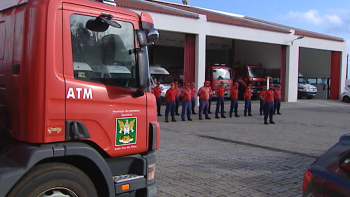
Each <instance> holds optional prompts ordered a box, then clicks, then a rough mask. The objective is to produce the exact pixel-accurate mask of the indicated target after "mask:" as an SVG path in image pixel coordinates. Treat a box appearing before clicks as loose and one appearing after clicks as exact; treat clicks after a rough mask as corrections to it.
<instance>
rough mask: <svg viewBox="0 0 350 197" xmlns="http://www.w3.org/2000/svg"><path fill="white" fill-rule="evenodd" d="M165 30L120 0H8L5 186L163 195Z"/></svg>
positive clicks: (2, 36)
mask: <svg viewBox="0 0 350 197" xmlns="http://www.w3.org/2000/svg"><path fill="white" fill-rule="evenodd" d="M158 36H159V34H158V32H157V31H156V30H155V29H154V24H153V20H152V18H151V16H150V15H149V14H147V13H144V12H142V13H140V14H138V13H135V12H133V11H130V10H126V9H122V8H119V7H117V6H116V5H115V2H114V1H111V0H110V1H105V0H103V1H102V0H95V1H94V0H1V1H0V196H7V197H17V196H28V197H32V196H35V197H45V196H69V197H77V196H79V197H97V196H101V197H108V196H109V197H115V196H156V193H157V183H156V181H155V179H154V175H155V165H156V157H155V154H154V152H155V151H156V150H157V149H158V147H159V136H160V127H159V123H158V122H157V116H156V101H155V97H154V96H153V95H152V94H150V93H148V92H147V91H146V88H147V87H148V86H149V60H148V55H147V46H148V45H149V44H150V43H151V42H152V41H154V40H155V39H156V38H157V37H158ZM116 63H123V66H124V68H123V69H124V70H125V69H127V70H128V74H130V73H131V74H130V75H129V78H128V79H127V80H128V83H120V81H123V80H125V78H123V77H122V76H117V77H113V78H110V77H109V75H108V76H107V75H96V74H95V73H94V72H93V70H92V68H93V67H94V66H96V65H115V64H116ZM125 71H126V70H125Z"/></svg>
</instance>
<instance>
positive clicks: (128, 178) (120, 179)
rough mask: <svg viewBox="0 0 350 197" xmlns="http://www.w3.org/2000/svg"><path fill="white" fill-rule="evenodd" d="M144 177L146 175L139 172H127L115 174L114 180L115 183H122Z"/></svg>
mask: <svg viewBox="0 0 350 197" xmlns="http://www.w3.org/2000/svg"><path fill="white" fill-rule="evenodd" d="M142 178H144V176H140V175H137V174H125V175H120V176H114V177H113V180H114V183H121V182H125V181H131V180H136V179H142Z"/></svg>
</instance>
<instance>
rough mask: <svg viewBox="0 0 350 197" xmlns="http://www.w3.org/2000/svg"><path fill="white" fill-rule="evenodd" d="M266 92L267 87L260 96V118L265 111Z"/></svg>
mask: <svg viewBox="0 0 350 197" xmlns="http://www.w3.org/2000/svg"><path fill="white" fill-rule="evenodd" d="M265 92H266V86H264V87H263V89H262V90H261V91H260V94H259V98H260V109H259V112H260V116H262V115H263V111H264V104H265V100H264V96H265Z"/></svg>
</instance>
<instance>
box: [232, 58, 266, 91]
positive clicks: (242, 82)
mask: <svg viewBox="0 0 350 197" xmlns="http://www.w3.org/2000/svg"><path fill="white" fill-rule="evenodd" d="M233 70H234V76H235V79H236V81H237V82H238V84H239V95H240V97H241V98H243V94H244V91H245V89H246V88H247V87H248V84H251V85H252V94H253V95H258V94H259V93H260V91H261V90H262V88H263V86H266V71H265V68H263V67H262V66H261V65H243V66H241V65H236V66H234V67H233Z"/></svg>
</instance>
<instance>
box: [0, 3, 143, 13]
mask: <svg viewBox="0 0 350 197" xmlns="http://www.w3.org/2000/svg"><path fill="white" fill-rule="evenodd" d="M29 1H30V0H0V11H2V10H6V9H9V8H12V7H16V6H18V5H21V4H25V3H28V2H29ZM49 1H50V0H48V1H47V2H49ZM51 1H60V2H68V3H72V0H63V1H62V0H51ZM77 1H80V0H77ZM83 1H85V2H92V3H96V2H97V3H101V4H102V3H103V4H105V5H109V6H110V5H112V4H113V2H112V0H83ZM86 4H87V3H86ZM112 6H113V7H115V9H118V10H123V13H124V14H128V15H131V16H135V17H136V16H139V14H137V13H136V12H134V11H131V10H129V9H127V8H121V7H117V6H114V5H112Z"/></svg>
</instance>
